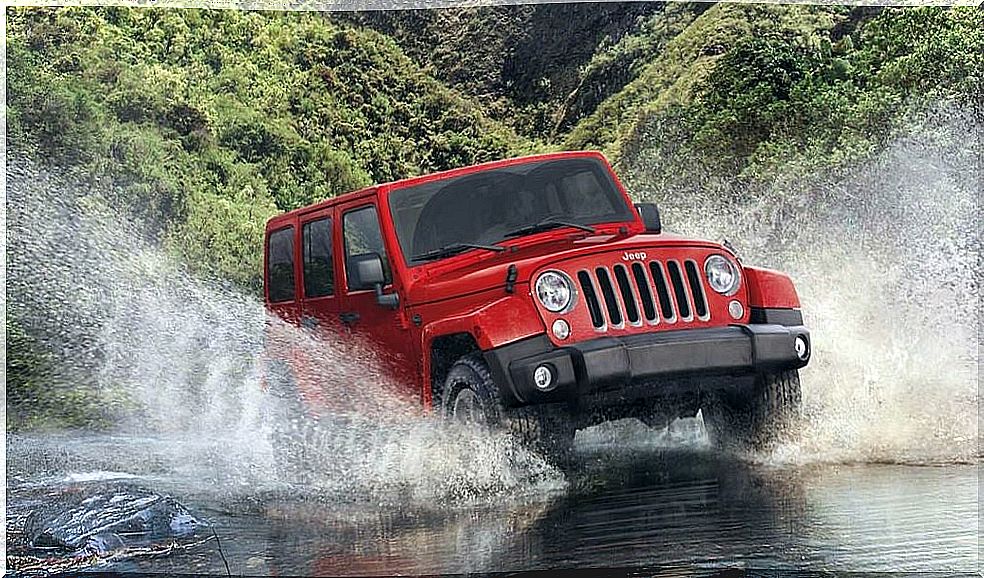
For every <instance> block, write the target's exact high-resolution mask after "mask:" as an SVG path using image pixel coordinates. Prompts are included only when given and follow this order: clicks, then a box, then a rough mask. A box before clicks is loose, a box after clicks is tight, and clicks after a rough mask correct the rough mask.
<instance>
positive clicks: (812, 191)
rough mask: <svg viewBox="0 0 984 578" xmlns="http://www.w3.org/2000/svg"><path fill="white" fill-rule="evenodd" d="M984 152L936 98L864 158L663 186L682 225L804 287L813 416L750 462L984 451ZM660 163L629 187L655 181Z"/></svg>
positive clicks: (957, 455) (948, 457) (639, 163)
mask: <svg viewBox="0 0 984 578" xmlns="http://www.w3.org/2000/svg"><path fill="white" fill-rule="evenodd" d="M653 146H654V147H655V146H657V145H653ZM644 148H645V147H644ZM981 151H982V149H981V141H980V122H979V119H977V117H975V116H974V115H973V114H971V113H969V112H967V111H965V110H962V109H956V108H954V107H950V106H940V107H939V108H938V109H936V110H934V111H933V113H932V114H929V115H928V116H927V117H926V119H924V123H923V125H922V126H921V127H920V129H918V130H916V131H914V132H912V133H910V134H907V135H904V136H901V137H899V138H898V139H897V140H896V141H895V142H893V143H892V144H891V145H890V146H889V147H887V149H886V150H885V151H883V152H882V153H881V154H879V155H877V156H876V157H875V158H874V159H872V160H870V161H868V162H866V163H864V164H863V165H860V166H855V167H852V168H850V169H847V170H843V171H838V172H836V173H832V174H823V175H817V174H813V175H811V176H809V177H802V176H797V177H791V176H790V177H784V178H780V179H777V180H776V181H775V182H772V183H766V184H761V183H759V184H756V185H748V184H747V183H739V182H736V181H735V180H733V179H729V178H728V177H715V176H714V175H709V174H698V175H688V177H691V179H690V182H691V183H697V184H698V185H697V187H694V188H687V187H691V186H693V185H682V184H681V185H680V186H681V189H683V192H680V191H677V190H675V189H674V188H673V186H672V185H670V186H669V187H668V188H665V189H664V194H663V195H659V197H658V198H657V200H658V201H660V203H661V205H662V206H663V208H664V209H665V210H664V214H665V217H664V221H665V222H666V223H667V226H668V228H670V229H671V230H678V231H681V232H684V233H687V234H693V235H698V236H703V237H706V238H711V239H715V238H716V239H719V240H720V239H728V240H730V241H731V242H732V243H733V244H734V245H735V246H736V247H737V248H738V250H739V252H740V254H741V255H742V257H743V260H744V261H745V262H746V263H749V264H756V265H760V266H763V265H764V266H767V267H773V268H776V269H780V270H783V271H786V272H788V273H790V274H791V275H792V277H793V279H794V281H795V282H796V284H797V289H798V291H799V293H800V298H801V301H802V304H803V311H804V317H805V320H806V322H807V324H808V325H809V326H810V328H811V330H812V334H813V339H814V356H813V360H812V362H811V364H810V366H809V367H807V368H806V369H805V370H803V371H802V379H803V396H804V406H805V407H804V410H805V413H806V417H807V420H806V424H805V425H804V427H803V429H802V431H800V432H798V435H796V436H794V439H791V440H790V441H789V443H786V444H783V445H781V446H780V447H778V448H775V449H774V450H772V451H770V452H769V453H768V455H765V456H753V458H755V459H761V460H764V461H767V462H779V463H804V462H816V461H820V462H826V461H835V462H843V461H888V462H907V463H927V462H928V463H937V462H952V461H968V460H974V459H976V458H977V457H978V443H977V441H978V431H977V416H978V381H977V380H978V361H979V347H980V337H979V333H978V328H979V326H980V325H979V324H980V321H981V320H980V315H981V307H980V305H981V301H980V298H981V294H980V287H981V267H980V227H981V219H980V183H981V167H980V158H981ZM651 160H652V159H647V158H646V155H645V154H643V155H641V156H640V157H639V158H638V159H636V162H635V163H634V164H633V165H632V166H631V167H630V169H629V172H630V175H631V176H630V179H629V181H630V183H634V184H637V185H639V184H642V183H646V182H649V183H652V182H656V181H655V180H654V179H655V178H656V176H655V175H653V174H652V173H651V172H650V171H651V170H652V169H651V168H650V167H652V166H658V163H651V162H647V161H651ZM694 172H695V173H697V172H699V171H697V170H695V171H694Z"/></svg>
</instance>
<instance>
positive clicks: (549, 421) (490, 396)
mask: <svg viewBox="0 0 984 578" xmlns="http://www.w3.org/2000/svg"><path fill="white" fill-rule="evenodd" d="M443 392H444V393H443V400H442V410H443V415H444V417H445V419H448V420H450V421H455V422H459V423H464V424H472V425H478V426H480V427H484V428H487V429H489V430H491V431H508V432H509V433H510V434H512V435H513V437H515V438H517V439H518V440H519V441H520V442H521V443H523V444H524V445H526V446H528V447H531V448H533V449H535V450H538V451H540V452H543V453H545V454H547V456H548V457H560V456H562V455H565V454H567V453H568V452H569V451H570V449H571V446H572V444H573V441H574V433H575V429H574V427H573V425H572V424H571V421H570V419H569V416H567V413H566V412H564V411H562V410H561V409H558V408H547V407H544V406H527V407H521V408H514V409H506V408H505V407H504V406H503V404H502V399H501V397H500V396H499V389H498V387H496V385H495V382H494V381H493V379H492V374H491V372H489V368H488V365H486V363H485V361H484V360H483V359H482V358H481V357H480V356H479V355H477V354H473V355H466V356H464V357H462V358H460V359H459V360H458V361H456V362H455V363H454V365H453V366H451V371H449V372H448V376H447V378H446V379H445V381H444V390H443Z"/></svg>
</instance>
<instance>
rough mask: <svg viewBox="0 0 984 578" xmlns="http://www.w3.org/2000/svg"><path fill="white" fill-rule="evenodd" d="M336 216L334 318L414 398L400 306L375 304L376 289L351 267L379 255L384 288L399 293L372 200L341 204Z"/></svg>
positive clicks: (413, 369) (414, 356)
mask: <svg viewBox="0 0 984 578" xmlns="http://www.w3.org/2000/svg"><path fill="white" fill-rule="evenodd" d="M338 216H339V217H338V218H339V219H340V221H341V224H342V231H341V235H342V239H341V240H342V247H341V250H342V255H343V262H344V266H343V268H344V270H343V276H342V277H341V278H340V280H341V282H342V291H343V294H344V299H343V300H342V310H341V312H340V314H339V318H340V319H341V320H342V322H343V323H344V324H345V325H346V326H347V327H348V328H349V329H350V331H351V335H352V336H353V337H354V338H355V340H356V342H357V343H360V344H363V345H365V346H367V347H371V348H372V350H373V352H374V354H375V357H376V361H377V362H378V367H379V369H381V370H382V372H383V373H384V374H385V377H387V378H388V379H389V381H390V382H392V383H393V384H394V385H396V386H397V387H398V391H400V392H402V393H406V394H409V395H410V396H411V397H413V399H417V398H418V397H419V392H417V391H416V386H415V382H414V378H415V376H416V375H417V373H418V364H419V353H418V352H417V351H415V349H416V348H415V346H414V340H413V339H412V336H411V330H410V324H409V322H408V320H407V317H406V312H405V310H404V308H403V304H402V303H401V304H400V306H399V307H397V308H396V309H393V308H390V307H384V306H381V305H379V304H378V303H377V302H376V292H375V287H371V286H366V285H363V284H361V282H360V281H359V279H358V272H357V271H356V268H355V266H354V262H355V261H356V260H357V258H358V257H362V256H365V255H368V254H372V253H375V254H377V255H379V257H380V259H381V260H382V262H383V270H384V272H385V276H386V283H385V284H384V287H383V292H384V293H397V294H399V292H400V280H399V279H394V275H393V271H394V267H393V266H392V263H391V261H390V259H389V255H390V254H391V251H389V250H388V247H387V246H386V242H385V238H384V236H383V234H382V231H381V229H380V224H379V213H378V210H377V208H376V204H375V202H374V200H373V199H364V200H361V201H353V202H351V203H348V204H345V205H342V206H340V207H339V208H338Z"/></svg>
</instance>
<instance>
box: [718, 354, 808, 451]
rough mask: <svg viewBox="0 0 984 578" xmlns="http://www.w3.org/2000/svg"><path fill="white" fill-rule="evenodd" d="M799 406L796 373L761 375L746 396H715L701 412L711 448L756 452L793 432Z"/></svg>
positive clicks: (799, 391)
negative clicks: (712, 445) (712, 446)
mask: <svg viewBox="0 0 984 578" xmlns="http://www.w3.org/2000/svg"><path fill="white" fill-rule="evenodd" d="M801 406H802V393H801V390H800V379H799V372H797V371H796V370H789V371H780V372H775V373H761V374H759V375H758V376H756V378H755V383H754V385H753V386H752V390H751V391H750V392H739V393H738V394H726V393H721V394H717V395H715V396H713V397H711V398H710V399H708V401H707V403H705V404H703V405H702V408H701V409H702V410H703V411H702V413H703V416H704V425H705V427H706V428H707V432H708V434H709V435H710V438H711V441H712V442H713V443H714V444H715V445H717V446H719V447H722V448H730V449H737V450H759V449H763V448H766V447H768V446H769V445H772V444H774V443H776V442H777V441H780V440H782V439H784V438H785V437H788V435H789V434H790V433H794V432H795V430H796V428H797V426H798V421H799V420H800V417H801V410H802V408H801Z"/></svg>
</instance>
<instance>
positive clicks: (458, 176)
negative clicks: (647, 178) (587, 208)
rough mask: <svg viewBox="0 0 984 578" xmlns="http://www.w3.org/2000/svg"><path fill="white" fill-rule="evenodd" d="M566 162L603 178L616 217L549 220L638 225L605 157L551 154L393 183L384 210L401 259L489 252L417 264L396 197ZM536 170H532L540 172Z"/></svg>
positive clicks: (511, 239)
mask: <svg viewBox="0 0 984 578" xmlns="http://www.w3.org/2000/svg"><path fill="white" fill-rule="evenodd" d="M564 161H574V162H581V163H584V162H588V163H590V164H592V165H594V166H592V167H591V169H592V172H594V175H595V176H596V177H599V178H600V182H599V184H601V185H602V186H603V187H604V188H606V189H609V190H608V191H607V192H602V194H606V195H610V197H609V198H608V201H609V202H611V203H612V211H613V212H614V214H604V215H597V216H595V217H591V216H588V217H587V218H579V217H577V216H572V215H569V214H564V213H556V214H551V215H550V216H556V217H557V218H559V219H565V220H571V221H574V222H577V223H578V224H583V225H588V226H592V227H594V226H599V225H600V226H604V225H609V224H620V225H630V226H631V225H636V224H638V223H639V222H640V221H639V216H638V214H637V213H636V211H635V209H634V204H633V203H632V200H631V199H630V198H629V196H628V194H627V193H626V191H625V188H624V187H623V186H622V183H621V182H620V181H619V179H618V176H617V175H616V174H615V172H614V171H613V170H612V168H611V166H610V165H609V164H608V162H607V160H606V159H605V157H604V156H602V155H601V154H600V153H597V152H576V153H552V154H544V155H535V156H529V157H520V158H515V159H507V160H505V161H497V162H493V163H485V164H482V165H473V166H470V167H465V168H462V169H455V170H452V171H446V172H442V173H434V174H430V175H424V176H422V177H417V178H413V179H407V180H406V181H402V182H397V183H392V184H391V185H390V186H389V187H387V189H386V190H385V191H384V193H385V194H384V195H382V196H383V197H384V203H383V204H384V205H385V210H386V212H387V213H388V216H389V219H387V220H388V221H390V223H389V225H390V227H391V228H392V235H393V240H394V241H396V242H395V248H396V249H397V252H398V253H399V254H400V258H401V259H402V260H403V265H404V267H406V268H415V267H422V266H426V265H430V264H434V263H438V262H441V261H444V260H446V259H454V258H458V257H461V256H462V255H470V254H473V253H476V252H478V253H483V254H485V253H486V252H485V251H481V250H479V249H469V250H465V251H463V252H461V253H458V254H456V255H449V256H447V257H442V258H438V259H427V260H414V259H413V256H414V254H419V252H418V253H414V254H411V253H410V250H412V249H413V248H414V247H413V246H412V242H413V239H412V238H406V237H405V236H406V235H407V232H406V231H404V232H403V234H402V236H401V232H400V226H401V221H400V219H399V217H398V216H397V207H396V205H397V203H394V202H393V200H394V198H393V196H394V194H398V193H400V192H402V191H406V190H407V189H413V188H418V187H423V186H426V185H433V184H434V183H436V182H442V181H452V180H458V181H459V182H460V181H465V182H467V179H469V178H481V175H482V173H488V172H493V171H497V170H500V169H508V168H516V167H517V166H521V165H525V164H532V165H540V166H541V167H549V166H550V165H551V164H553V163H561V162H564ZM537 168H540V167H537ZM537 168H534V169H531V170H537ZM524 176H525V175H524ZM449 184H450V183H449ZM436 194H440V193H439V192H437V191H436V192H434V193H433V194H432V196H431V197H428V200H427V201H425V203H424V206H426V204H427V202H429V201H430V200H431V198H433V195H436ZM594 194H599V193H594ZM423 210H424V209H423V208H421V209H420V211H423ZM420 217H421V215H420V214H417V215H416V216H415V221H414V222H413V228H412V229H411V230H410V231H411V233H410V234H411V235H412V234H413V231H415V230H416V227H417V226H418V225H419V222H420ZM534 222H535V221H534V220H533V219H530V220H529V223H527V224H533V223H534ZM566 229H568V227H564V226H560V227H557V228H555V229H551V230H549V231H537V232H533V233H528V234H525V235H520V236H506V235H503V236H502V238H500V239H497V240H495V241H490V240H484V241H482V242H486V243H489V244H494V245H499V246H509V244H511V243H515V242H517V241H521V240H522V239H524V238H527V237H531V236H539V235H554V236H556V235H557V234H558V231H564V233H563V234H569V232H570V231H567V230H566ZM582 233H586V232H582ZM463 241H464V240H463V239H458V240H457V241H456V242H463ZM405 245H406V246H405ZM436 248H437V247H434V249H436ZM489 254H494V253H489Z"/></svg>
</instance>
